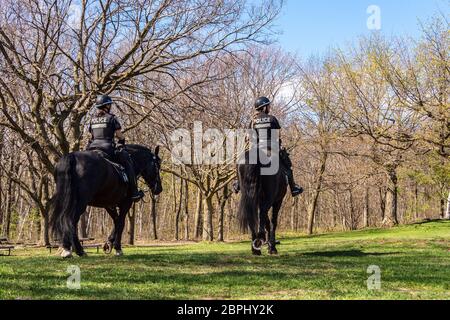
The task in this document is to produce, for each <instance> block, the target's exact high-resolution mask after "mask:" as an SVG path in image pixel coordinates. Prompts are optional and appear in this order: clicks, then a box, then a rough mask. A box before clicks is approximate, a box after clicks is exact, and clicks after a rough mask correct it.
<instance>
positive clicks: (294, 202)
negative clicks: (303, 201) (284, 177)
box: [291, 197, 298, 232]
mask: <svg viewBox="0 0 450 320" xmlns="http://www.w3.org/2000/svg"><path fill="white" fill-rule="evenodd" d="M297 207H298V197H294V198H292V208H291V230H292V231H293V232H295V231H297V227H298V221H297V220H298V219H297V218H298V215H297Z"/></svg>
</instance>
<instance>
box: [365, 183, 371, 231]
mask: <svg viewBox="0 0 450 320" xmlns="http://www.w3.org/2000/svg"><path fill="white" fill-rule="evenodd" d="M369 210H370V209H369V187H366V189H365V197H364V216H363V226H364V228H368V227H369Z"/></svg>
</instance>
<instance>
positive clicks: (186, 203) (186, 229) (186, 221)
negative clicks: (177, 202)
mask: <svg viewBox="0 0 450 320" xmlns="http://www.w3.org/2000/svg"><path fill="white" fill-rule="evenodd" d="M184 239H185V240H189V182H188V181H187V180H185V181H184Z"/></svg>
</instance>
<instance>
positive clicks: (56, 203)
mask: <svg viewBox="0 0 450 320" xmlns="http://www.w3.org/2000/svg"><path fill="white" fill-rule="evenodd" d="M75 167H76V159H75V156H74V154H73V153H70V154H68V155H65V156H63V157H62V158H61V160H60V161H59V162H58V164H57V166H56V170H55V182H56V192H55V195H54V196H53V198H52V200H51V207H50V227H51V230H52V232H53V235H54V236H56V237H58V238H59V239H60V240H63V238H62V237H70V238H69V239H72V236H73V231H74V230H73V221H74V217H75V215H76V208H77V203H78V201H77V200H78V192H77V179H76V172H75Z"/></svg>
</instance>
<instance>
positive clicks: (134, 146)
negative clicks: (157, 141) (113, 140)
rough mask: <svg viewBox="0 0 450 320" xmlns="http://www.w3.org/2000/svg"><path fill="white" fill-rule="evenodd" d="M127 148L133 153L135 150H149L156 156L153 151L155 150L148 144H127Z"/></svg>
mask: <svg viewBox="0 0 450 320" xmlns="http://www.w3.org/2000/svg"><path fill="white" fill-rule="evenodd" d="M125 149H126V150H127V151H129V152H131V153H133V152H140V151H141V152H148V153H150V154H151V155H152V156H154V153H153V151H152V150H151V149H150V148H148V147H146V146H142V145H140V144H127V145H126V146H125Z"/></svg>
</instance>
